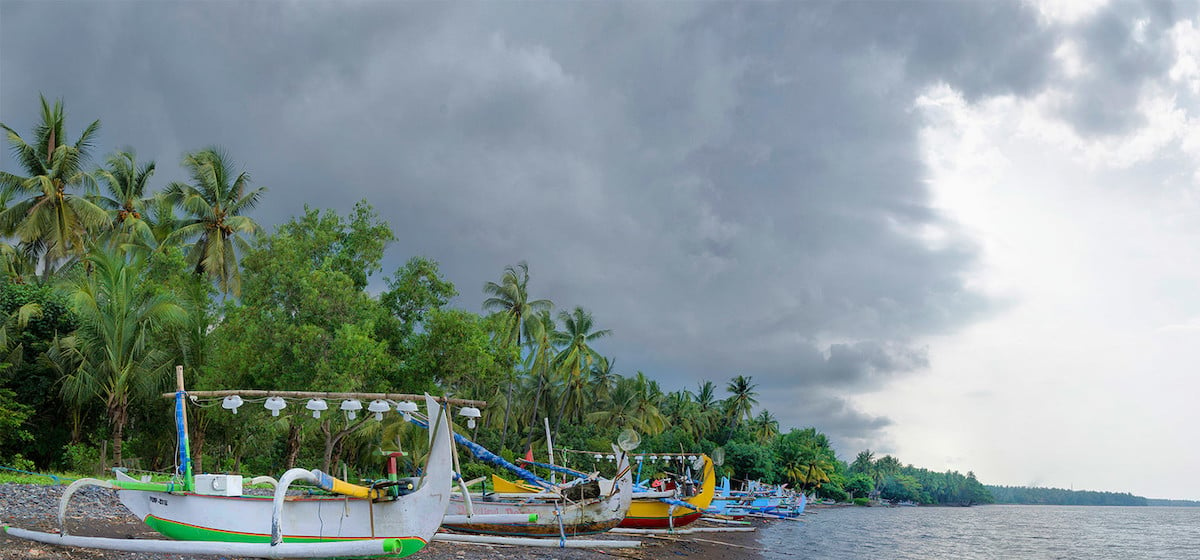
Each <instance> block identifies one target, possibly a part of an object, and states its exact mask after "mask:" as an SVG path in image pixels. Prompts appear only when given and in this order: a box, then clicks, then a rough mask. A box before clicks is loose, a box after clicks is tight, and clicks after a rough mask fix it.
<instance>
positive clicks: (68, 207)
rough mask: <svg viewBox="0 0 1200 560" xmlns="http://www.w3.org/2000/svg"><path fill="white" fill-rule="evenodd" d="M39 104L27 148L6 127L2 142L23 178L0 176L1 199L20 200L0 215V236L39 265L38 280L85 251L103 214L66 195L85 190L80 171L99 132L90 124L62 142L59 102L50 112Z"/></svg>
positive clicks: (87, 179)
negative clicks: (73, 138)
mask: <svg viewBox="0 0 1200 560" xmlns="http://www.w3.org/2000/svg"><path fill="white" fill-rule="evenodd" d="M41 102H42V122H41V123H40V124H38V126H37V127H36V128H35V129H34V136H33V144H32V145H31V144H30V143H29V142H26V141H25V139H24V138H21V135H20V134H17V132H16V131H15V130H13V129H11V128H9V127H8V125H5V124H3V123H0V127H3V128H4V130H5V131H6V132H7V133H8V142H9V144H10V146H11V148H12V151H13V153H14V154H15V155H16V159H17V161H18V162H19V163H20V165H21V167H22V168H24V172H25V174H26V175H27V176H25V177H22V176H19V175H14V174H12V173H8V172H6V171H0V188H3V191H4V194H5V197H6V198H7V197H14V196H15V197H24V198H23V199H21V200H18V201H17V202H16V203H14V204H12V205H11V206H8V207H7V208H5V209H4V211H3V212H0V234H3V235H6V236H12V237H15V238H16V239H17V240H18V241H19V242H20V243H21V244H22V245H24V246H25V247H26V250H27V251H30V252H32V253H33V254H36V255H37V256H39V257H40V258H42V260H43V266H44V268H43V276H49V274H50V271H51V270H52V268H53V265H54V264H55V263H56V262H58V261H60V260H62V259H64V258H66V257H68V256H72V255H82V254H83V252H84V251H85V250H86V245H87V242H88V237H89V234H90V232H92V231H95V230H98V229H99V228H101V227H103V226H104V225H105V224H106V223H107V222H108V215H107V214H106V213H105V212H104V210H103V209H101V208H100V207H98V206H96V205H95V204H93V203H92V202H91V201H89V200H88V199H87V198H86V197H84V196H80V195H78V194H75V193H74V192H72V190H74V189H80V188H82V189H84V190H86V189H87V188H88V187H89V186H90V185H91V184H92V183H93V180H92V178H91V176H89V175H88V174H87V172H85V171H84V170H83V166H84V163H85V162H86V161H87V158H88V155H89V152H90V150H91V146H92V138H93V137H94V136H95V135H96V131H98V130H99V129H100V121H99V120H97V121H93V122H92V124H90V125H88V127H87V128H86V129H84V131H83V133H81V134H80V135H79V138H78V139H77V140H76V141H75V143H74V144H71V143H70V142H68V140H67V137H66V132H65V130H64V129H65V128H66V115H65V114H64V112H63V106H62V101H56V102H55V103H54V105H53V106H51V105H50V104H49V103H48V102H47V101H46V98H45V97H42V98H41Z"/></svg>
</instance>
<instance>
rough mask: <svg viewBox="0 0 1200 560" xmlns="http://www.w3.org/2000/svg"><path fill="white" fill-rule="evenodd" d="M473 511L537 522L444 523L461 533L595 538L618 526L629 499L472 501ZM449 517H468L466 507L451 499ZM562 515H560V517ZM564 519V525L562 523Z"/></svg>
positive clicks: (479, 513) (448, 510)
mask: <svg viewBox="0 0 1200 560" xmlns="http://www.w3.org/2000/svg"><path fill="white" fill-rule="evenodd" d="M471 509H472V510H474V513H475V514H476V515H481V514H483V515H494V514H520V515H532V514H536V515H537V520H536V521H533V522H528V523H470V524H467V523H462V524H459V523H444V524H443V525H442V526H443V527H445V528H447V529H452V530H454V531H458V532H462V533H475V534H485V535H504V536H512V537H558V536H563V535H565V536H568V537H570V536H575V535H592V534H596V533H603V532H605V531H607V530H609V529H612V528H613V527H616V526H617V524H618V523H620V522H621V520H622V519H624V517H625V512H626V511H628V509H629V505H628V500H627V501H626V505H625V506H624V507H622V506H621V498H620V496H619V495H616V496H612V497H610V498H607V499H603V500H590V501H588V502H586V503H575V504H564V503H559V502H547V503H535V504H522V503H519V502H487V501H476V500H474V499H473V500H472V502H471ZM446 513H447V514H451V515H454V514H457V515H466V513H467V508H466V504H465V503H464V502H463V501H462V500H461V499H458V498H454V499H451V500H450V506H449V507H448V508H447V509H446ZM560 513H561V515H560ZM560 517H561V522H562V524H561V525H560V524H559V521H560Z"/></svg>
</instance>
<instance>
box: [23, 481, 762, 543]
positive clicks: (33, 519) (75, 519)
mask: <svg viewBox="0 0 1200 560" xmlns="http://www.w3.org/2000/svg"><path fill="white" fill-rule="evenodd" d="M63 489H64V487H63V486H35V485H28V484H0V523H4V524H7V525H11V526H14V527H23V528H27V529H34V530H39V531H55V530H57V529H58V499H59V497H60V496H61V495H62V491H63ZM67 530H68V531H70V532H71V533H73V534H77V535H86V536H97V537H115V538H162V537H161V536H160V535H158V534H157V533H155V532H154V531H151V530H149V529H148V528H146V526H145V525H143V524H142V523H141V521H139V520H138V519H137V518H135V517H133V516H132V515H130V514H129V512H128V511H126V510H125V508H124V507H123V506H122V505H121V503H120V502H119V501H118V500H117V498H116V494H115V493H114V492H113V491H111V490H106V489H103V488H96V487H88V488H84V489H82V490H80V491H79V492H77V493H76V494H75V496H74V497H73V498H72V499H71V507H70V509H69V510H68V511H67ZM606 538H607V537H606ZM629 538H633V537H629ZM637 538H638V540H641V541H642V547H640V548H636V549H615V550H589V549H561V548H529V547H512V546H504V545H473V544H460V543H445V542H434V543H432V544H430V545H429V546H427V547H425V549H424V550H422V551H420V552H418V553H417V554H415V555H413V556H410V558H413V559H415V560H485V559H494V558H499V559H514V560H516V559H535V560H588V559H612V558H630V559H635V560H650V559H656V558H666V557H680V558H690V559H694V560H752V559H757V558H759V557H760V555H759V551H760V550H761V549H760V548H759V547H758V539H757V533H712V534H706V533H702V534H699V535H694V534H693V535H672V536H660V537H647V536H644V535H639V536H638V537H637ZM35 558H36V559H47V560H48V559H58V558H62V559H72V560H217V559H218V558H219V559H220V560H242V559H239V558H228V557H217V556H193V555H175V554H172V555H164V554H147V553H134V552H112V551H104V550H90V549H79V548H64V547H57V546H50V545H44V544H41V543H36V542H32V541H26V540H22V539H16V538H13V537H9V536H7V535H0V560H18V559H19V560H25V559H35Z"/></svg>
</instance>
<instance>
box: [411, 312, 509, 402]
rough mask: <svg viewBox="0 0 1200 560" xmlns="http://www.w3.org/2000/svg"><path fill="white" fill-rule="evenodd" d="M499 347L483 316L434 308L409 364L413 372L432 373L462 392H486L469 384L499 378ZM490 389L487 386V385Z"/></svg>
mask: <svg viewBox="0 0 1200 560" xmlns="http://www.w3.org/2000/svg"><path fill="white" fill-rule="evenodd" d="M498 351H499V349H498V348H496V346H495V345H493V344H492V338H491V337H490V336H488V332H487V330H485V328H484V320H483V318H481V317H480V316H478V315H476V314H474V313H470V312H467V311H461V310H457V309H449V310H444V311H443V310H439V309H435V310H432V311H431V312H430V313H429V315H428V318H427V321H426V324H425V332H423V333H421V334H420V335H419V336H417V337H416V342H415V343H414V345H413V349H412V354H411V355H410V357H409V359H408V361H407V364H406V365H407V367H408V368H409V369H410V371H411V372H412V374H411V375H410V378H413V377H417V376H418V375H429V376H432V378H433V379H434V380H436V381H437V382H438V383H439V384H441V385H442V386H443V387H454V388H457V389H459V391H458V392H459V393H460V394H471V395H473V396H482V395H479V394H477V393H479V392H480V391H478V388H476V390H475V391H472V390H471V389H469V387H472V386H476V385H480V384H481V383H486V382H487V381H488V378H489V377H490V378H491V380H492V382H493V383H495V382H496V381H498V380H497V379H496V376H497V375H498V373H499V372H497V371H496V369H495V367H494V366H495V364H496V358H497V354H498ZM483 391H484V392H487V388H483Z"/></svg>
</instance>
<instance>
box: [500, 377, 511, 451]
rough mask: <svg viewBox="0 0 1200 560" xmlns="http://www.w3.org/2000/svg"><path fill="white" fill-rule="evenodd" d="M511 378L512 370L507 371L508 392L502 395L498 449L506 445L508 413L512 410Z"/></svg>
mask: <svg viewBox="0 0 1200 560" xmlns="http://www.w3.org/2000/svg"><path fill="white" fill-rule="evenodd" d="M512 390H513V378H512V370H511V369H510V370H509V372H508V392H507V394H506V395H505V397H504V429H503V430H501V432H500V449H504V448H505V447H507V446H508V413H509V411H510V410H512Z"/></svg>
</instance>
